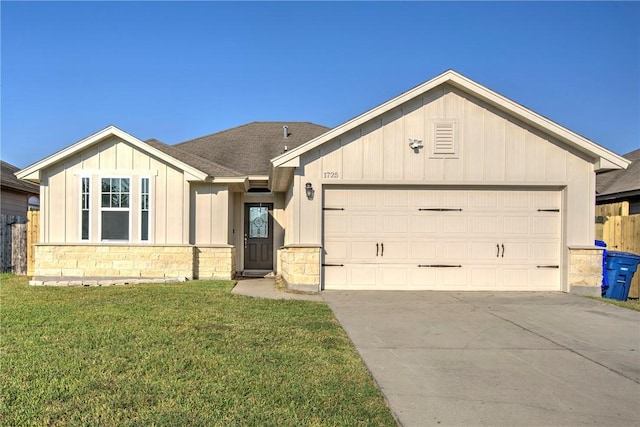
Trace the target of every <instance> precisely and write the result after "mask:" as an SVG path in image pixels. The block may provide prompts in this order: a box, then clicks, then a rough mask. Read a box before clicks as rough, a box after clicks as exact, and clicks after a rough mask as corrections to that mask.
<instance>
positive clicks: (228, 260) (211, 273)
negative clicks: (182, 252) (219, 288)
mask: <svg viewBox="0 0 640 427" xmlns="http://www.w3.org/2000/svg"><path fill="white" fill-rule="evenodd" d="M194 251H195V255H194V260H195V261H194V273H193V277H194V278H195V279H223V280H231V279H233V277H234V275H235V271H236V248H235V247H233V246H228V247H203V246H197V247H195V248H194Z"/></svg>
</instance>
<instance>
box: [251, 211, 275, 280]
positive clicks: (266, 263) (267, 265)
mask: <svg viewBox="0 0 640 427" xmlns="http://www.w3.org/2000/svg"><path fill="white" fill-rule="evenodd" d="M272 212H273V204H272V203H245V205H244V269H245V270H273V216H272V215H271V214H272Z"/></svg>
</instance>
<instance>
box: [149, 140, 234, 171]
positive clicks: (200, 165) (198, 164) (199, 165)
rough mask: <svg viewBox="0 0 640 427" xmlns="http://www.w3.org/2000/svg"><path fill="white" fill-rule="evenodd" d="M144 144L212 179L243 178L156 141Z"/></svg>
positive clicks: (220, 166)
mask: <svg viewBox="0 0 640 427" xmlns="http://www.w3.org/2000/svg"><path fill="white" fill-rule="evenodd" d="M145 142H146V143H147V144H149V145H150V146H152V147H153V148H155V149H157V150H160V151H162V152H163V153H165V154H168V155H170V156H171V157H173V158H174V159H177V160H180V161H181V162H184V163H186V164H188V165H189V166H192V167H194V168H196V169H198V170H199V171H202V172H204V173H206V174H208V175H210V176H212V177H225V178H230V177H236V176H243V174H241V173H240V172H237V171H234V170H232V169H229V168H227V167H224V166H222V165H219V164H217V163H215V162H212V161H210V160H207V159H203V158H202V157H199V156H196V155H195V154H191V153H188V152H186V151H184V150H181V149H180V148H177V147H175V146H171V145H167V144H165V143H164V142H161V141H158V140H157V139H149V140H147V141H145Z"/></svg>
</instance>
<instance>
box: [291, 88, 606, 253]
mask: <svg viewBox="0 0 640 427" xmlns="http://www.w3.org/2000/svg"><path fill="white" fill-rule="evenodd" d="M440 120H454V121H455V126H456V132H457V134H456V140H457V142H458V147H457V150H456V154H455V156H452V157H454V158H435V157H434V156H433V155H432V150H433V143H434V141H433V140H434V137H433V135H434V129H433V126H434V121H440ZM409 139H418V140H421V141H422V143H423V144H424V147H423V148H420V149H419V150H418V152H417V153H416V152H414V150H412V149H411V148H410V147H409ZM306 183H311V184H312V185H313V188H314V189H315V190H316V194H315V198H314V200H311V201H310V200H307V198H306V196H305V184H306ZM323 184H371V185H385V184H386V185H388V184H396V185H455V186H461V187H464V186H487V187H490V188H497V187H502V186H512V188H517V187H521V188H525V187H536V186H537V187H540V186H546V187H554V188H556V189H565V191H564V197H565V200H564V203H565V207H566V212H565V224H564V227H565V228H566V230H565V231H566V233H565V236H566V244H567V245H588V244H593V233H594V232H593V224H592V222H593V213H594V200H593V197H594V196H593V195H594V194H595V193H594V191H595V190H594V189H595V174H594V166H593V163H592V160H590V159H587V158H585V157H584V156H583V155H581V154H580V153H578V152H575V151H572V150H571V149H570V148H569V147H567V146H565V145H562V144H560V143H559V142H557V141H554V140H553V139H552V138H550V137H549V136H546V135H544V134H543V133H541V132H540V131H538V130H536V129H533V128H531V127H529V126H527V125H525V124H523V123H521V122H519V121H518V120H516V119H515V118H512V117H510V116H508V115H507V114H505V113H503V112H501V111H499V110H497V109H495V108H493V107H492V106H489V105H488V104H486V103H484V102H482V101H479V100H477V99H475V98H472V97H471V96H470V95H468V94H466V93H464V92H462V91H460V90H458V89H456V88H453V87H451V86H448V85H444V86H440V87H438V88H435V89H433V90H431V91H429V92H426V93H425V94H423V95H422V96H420V97H418V98H414V99H413V100H411V101H408V102H406V103H404V104H403V105H401V106H399V107H397V108H395V109H393V110H391V111H389V112H387V113H385V114H384V115H382V116H380V117H377V118H375V119H372V120H371V121H369V122H367V123H365V124H363V125H361V126H359V127H357V128H355V129H353V130H351V131H349V132H347V133H345V134H344V135H342V136H340V137H337V138H336V139H335V140H333V141H329V142H327V143H325V144H323V145H321V146H320V147H318V148H316V149H315V150H311V151H309V152H307V153H305V154H303V155H302V156H301V162H300V167H298V168H297V170H296V173H295V174H294V180H293V192H294V194H295V197H294V198H293V199H294V201H295V202H296V204H297V205H298V206H295V207H293V211H294V212H293V214H294V215H295V214H299V216H298V218H297V220H296V221H295V222H294V224H293V225H294V227H295V228H296V231H295V232H294V233H293V235H294V236H296V241H295V242H294V243H301V244H307V243H315V244H319V243H321V240H322V191H321V189H322V185H323Z"/></svg>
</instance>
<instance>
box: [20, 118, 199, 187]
mask: <svg viewBox="0 0 640 427" xmlns="http://www.w3.org/2000/svg"><path fill="white" fill-rule="evenodd" d="M109 140H112V141H120V142H122V143H123V144H124V145H121V147H125V146H126V147H130V148H131V150H132V151H131V152H130V153H129V151H128V150H125V149H124V148H123V151H122V152H119V151H118V150H117V148H116V149H115V151H108V150H107V151H105V153H104V155H103V156H102V157H104V159H102V157H100V156H99V157H98V160H99V161H98V163H97V164H95V167H96V168H102V169H104V168H111V169H113V168H118V169H122V168H123V166H122V164H123V163H122V162H124V164H125V165H126V164H128V163H129V162H135V161H136V160H135V156H134V154H133V153H134V151H135V152H137V153H144V155H146V156H150V157H153V158H155V159H158V160H160V161H161V162H163V163H166V164H170V165H172V166H173V167H174V168H177V169H179V170H180V171H182V172H184V173H185V176H187V179H188V180H205V179H206V178H207V174H206V173H205V172H202V171H200V170H198V169H196V168H194V167H193V166H191V165H188V164H186V163H185V162H182V161H180V160H178V159H176V158H174V157H172V156H170V155H168V154H166V153H164V152H162V151H161V150H158V149H157V148H154V147H152V146H151V145H149V144H146V143H144V142H143V141H141V140H139V139H137V138H135V137H134V136H132V135H129V134H128V133H126V132H124V131H122V130H120V129H118V128H117V127H115V126H109V127H106V128H105V129H103V130H101V131H99V132H96V133H95V134H93V135H90V136H88V137H87V138H85V139H83V140H81V141H78V142H77V143H75V144H73V145H70V146H69V147H66V148H64V149H62V150H60V151H58V152H56V153H54V154H52V155H51V156H49V157H47V158H45V159H43V160H41V161H39V162H36V163H34V164H32V165H30V166H27V167H26V168H24V169H22V170H21V171H19V172H18V173H16V176H17V177H18V178H20V179H23V180H26V181H31V182H34V183H39V182H40V179H41V172H42V171H43V170H45V169H47V168H52V167H56V166H57V165H58V164H60V163H63V162H65V161H67V160H69V159H71V158H74V157H78V156H79V157H81V158H82V157H83V156H84V154H83V153H84V152H85V151H88V150H91V149H94V150H95V146H96V145H99V144H101V143H104V142H105V141H109ZM119 162H120V164H119ZM132 164H133V163H132Z"/></svg>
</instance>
